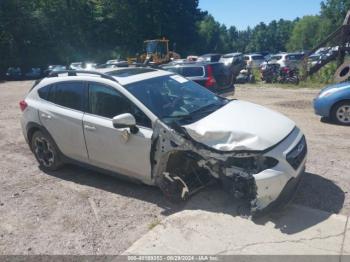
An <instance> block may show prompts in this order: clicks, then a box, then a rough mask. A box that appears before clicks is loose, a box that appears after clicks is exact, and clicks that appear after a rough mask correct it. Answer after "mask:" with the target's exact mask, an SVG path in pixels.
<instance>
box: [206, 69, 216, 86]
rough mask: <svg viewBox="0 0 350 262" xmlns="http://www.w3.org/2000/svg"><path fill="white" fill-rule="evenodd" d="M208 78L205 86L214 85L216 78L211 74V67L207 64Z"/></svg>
mask: <svg viewBox="0 0 350 262" xmlns="http://www.w3.org/2000/svg"><path fill="white" fill-rule="evenodd" d="M207 73H208V79H207V81H206V82H205V87H214V86H215V85H216V80H215V78H214V74H213V68H212V67H211V66H210V65H209V66H208V67H207Z"/></svg>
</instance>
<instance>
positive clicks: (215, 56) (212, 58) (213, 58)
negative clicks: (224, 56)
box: [197, 54, 221, 62]
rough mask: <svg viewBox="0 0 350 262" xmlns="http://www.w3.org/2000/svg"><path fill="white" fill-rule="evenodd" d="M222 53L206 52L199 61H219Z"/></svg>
mask: <svg viewBox="0 0 350 262" xmlns="http://www.w3.org/2000/svg"><path fill="white" fill-rule="evenodd" d="M220 58H221V54H205V55H201V56H200V57H198V59H197V61H198V62H219V60H220Z"/></svg>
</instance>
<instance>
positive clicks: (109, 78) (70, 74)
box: [47, 70, 119, 83]
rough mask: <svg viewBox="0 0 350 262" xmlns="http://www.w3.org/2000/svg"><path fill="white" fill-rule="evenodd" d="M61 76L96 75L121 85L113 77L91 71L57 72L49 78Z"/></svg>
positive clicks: (52, 73)
mask: <svg viewBox="0 0 350 262" xmlns="http://www.w3.org/2000/svg"><path fill="white" fill-rule="evenodd" d="M60 74H68V76H77V74H89V75H96V76H100V77H102V78H105V79H108V80H111V81H113V82H117V83H119V82H118V81H117V80H116V79H115V78H114V77H113V76H110V75H106V74H104V73H100V72H97V71H89V70H62V71H55V72H51V73H50V74H49V75H48V76H47V77H49V78H50V77H58V75H60Z"/></svg>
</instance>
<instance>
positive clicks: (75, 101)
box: [47, 82, 84, 111]
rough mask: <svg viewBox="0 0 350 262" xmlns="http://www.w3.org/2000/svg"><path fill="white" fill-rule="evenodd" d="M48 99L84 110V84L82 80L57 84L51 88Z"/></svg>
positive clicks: (61, 104)
mask: <svg viewBox="0 0 350 262" xmlns="http://www.w3.org/2000/svg"><path fill="white" fill-rule="evenodd" d="M47 100H49V101H50V102H53V103H55V104H57V105H60V106H64V107H68V108H71V109H75V110H79V111H84V106H83V105H84V101H83V100H84V84H83V83H82V82H68V83H59V84H56V85H55V86H52V87H51V88H50V92H49V94H48V98H47Z"/></svg>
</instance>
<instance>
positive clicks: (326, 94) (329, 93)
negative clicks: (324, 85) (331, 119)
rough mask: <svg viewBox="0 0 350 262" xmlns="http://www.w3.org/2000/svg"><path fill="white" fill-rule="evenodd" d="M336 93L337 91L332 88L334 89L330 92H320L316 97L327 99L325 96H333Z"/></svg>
mask: <svg viewBox="0 0 350 262" xmlns="http://www.w3.org/2000/svg"><path fill="white" fill-rule="evenodd" d="M336 91H337V89H335V88H334V89H330V90H327V91H324V92H321V93H320V95H319V96H318V97H319V98H322V97H327V96H330V95H332V94H334V93H335V92H336Z"/></svg>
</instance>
